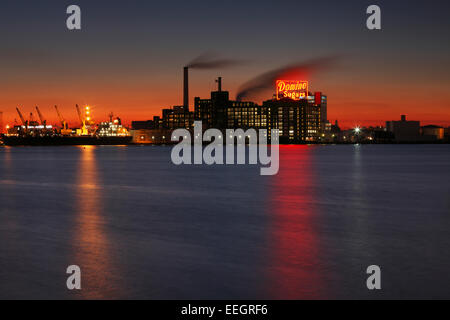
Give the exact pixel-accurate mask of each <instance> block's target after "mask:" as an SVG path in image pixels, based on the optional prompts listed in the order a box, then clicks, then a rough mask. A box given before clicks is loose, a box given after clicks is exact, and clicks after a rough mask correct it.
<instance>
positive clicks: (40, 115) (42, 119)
mask: <svg viewBox="0 0 450 320" xmlns="http://www.w3.org/2000/svg"><path fill="white" fill-rule="evenodd" d="M36 111H37V113H38V116H39V120H41V125H43V126H44V128H45V127H46V125H47V121H46V120H45V119H44V116H43V115H42V113H41V110H39V107H38V106H36Z"/></svg>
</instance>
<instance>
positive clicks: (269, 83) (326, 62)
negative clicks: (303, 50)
mask: <svg viewBox="0 0 450 320" xmlns="http://www.w3.org/2000/svg"><path fill="white" fill-rule="evenodd" d="M336 59H337V58H336V57H326V58H320V59H314V60H310V61H306V62H301V63H300V62H299V63H294V64H290V65H287V66H284V67H282V68H279V69H275V70H272V71H269V72H266V73H264V74H261V75H259V76H258V77H256V78H254V79H252V80H250V81H248V82H246V83H245V84H243V85H242V86H241V87H240V89H239V91H238V93H237V95H236V100H237V101H242V100H243V99H247V98H249V97H255V96H256V95H258V94H259V93H260V92H261V91H264V90H270V89H272V88H273V86H274V85H275V82H276V80H306V79H308V77H309V76H311V74H313V73H315V72H317V71H319V70H322V69H326V68H328V67H330V66H331V65H332V64H334V63H335V61H336Z"/></svg>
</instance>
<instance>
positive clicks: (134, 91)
mask: <svg viewBox="0 0 450 320" xmlns="http://www.w3.org/2000/svg"><path fill="white" fill-rule="evenodd" d="M71 4H76V5H78V6H80V8H81V15H82V29H81V30H77V31H69V30H68V29H67V27H66V19H67V17H68V15H67V14H66V8H67V7H68V6H69V5H71ZM371 4H377V5H379V6H380V8H381V20H382V30H377V31H371V30H368V29H367V28H366V19H367V17H368V15H367V14H366V8H367V7H368V6H369V5H371ZM449 16H450V2H449V1H447V0H430V1H411V0H409V1H406V0H395V1H393V0H390V1H385V0H371V1H364V0H359V1H357V0H347V1H335V0H314V1H301V0H295V1H291V0H283V1H265V0H260V1H254V0H253V1H248V0H240V1H239V2H236V1H214V0H209V1H197V0H190V1H186V0H184V1H178V0H171V1H148V0H141V1H140V0H127V1H113V0H109V1H103V0H72V1H64V0H54V1H48V0H39V1H23V0H2V1H1V3H0V41H1V42H0V75H1V76H0V111H3V123H4V124H6V123H10V124H13V123H14V120H15V119H18V116H17V114H16V112H15V108H16V107H17V106H20V108H21V110H22V112H23V113H24V115H26V117H28V115H29V113H30V112H33V113H34V114H35V112H34V106H36V105H37V106H39V107H40V109H41V111H42V113H43V114H44V116H45V117H46V118H47V120H48V122H50V123H57V115H56V113H55V111H54V108H53V106H54V105H58V106H59V108H60V111H61V112H62V114H63V115H64V117H65V118H66V119H67V120H69V122H70V124H71V125H73V126H76V125H78V122H77V114H76V109H75V104H79V105H84V104H89V105H91V106H92V107H93V116H94V119H95V120H98V121H102V120H106V119H107V117H108V114H109V113H110V112H113V113H114V114H115V115H116V116H120V117H121V118H122V119H123V120H124V122H125V123H126V124H129V123H130V122H131V121H132V120H147V119H151V118H152V117H153V116H154V115H160V113H161V109H163V108H168V107H171V106H174V105H181V104H182V69H183V66H184V65H186V64H187V63H189V61H191V60H192V59H194V58H196V57H197V56H199V55H202V54H204V53H205V52H212V53H214V54H216V55H217V56H218V57H223V58H227V59H238V60H242V61H244V63H241V64H239V65H237V66H234V67H229V68H225V69H220V70H191V72H190V98H191V99H190V107H191V109H193V99H194V97H195V96H199V97H202V98H208V97H209V95H210V91H211V90H215V88H216V84H215V78H216V77H217V76H222V77H223V89H224V90H228V91H230V95H231V97H235V96H236V93H237V92H238V89H239V87H240V86H241V85H242V84H244V83H245V82H247V81H248V80H250V79H252V78H254V77H255V76H258V75H260V74H262V73H264V72H267V71H270V70H272V69H276V68H279V67H281V66H284V65H286V64H290V63H296V62H302V61H309V60H311V59H316V58H322V57H330V56H336V57H338V58H337V60H336V62H335V63H333V64H332V65H330V66H327V67H326V68H323V69H321V70H320V71H318V72H317V73H315V74H313V75H311V76H310V78H309V79H301V80H308V81H309V88H310V91H321V92H323V93H324V94H326V95H327V96H328V118H329V120H330V121H332V122H334V121H335V120H338V121H339V123H340V125H341V126H342V127H344V128H345V127H354V126H357V125H362V126H364V125H383V124H384V123H385V121H386V120H394V119H399V118H400V115H401V114H406V115H407V117H408V119H410V120H420V121H421V123H422V124H424V125H425V124H431V123H432V124H438V125H445V126H450V90H449V87H450V41H449V34H450V19H449ZM274 88H275V87H274ZM269 98H271V96H270V95H268V96H261V97H258V98H255V99H256V102H261V101H263V100H267V99H269Z"/></svg>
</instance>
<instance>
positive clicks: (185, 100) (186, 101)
mask: <svg viewBox="0 0 450 320" xmlns="http://www.w3.org/2000/svg"><path fill="white" fill-rule="evenodd" d="M183 106H184V108H185V109H186V110H189V67H184V86H183Z"/></svg>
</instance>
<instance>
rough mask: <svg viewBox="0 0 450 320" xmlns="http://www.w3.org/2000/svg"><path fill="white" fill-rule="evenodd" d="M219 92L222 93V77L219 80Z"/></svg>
mask: <svg viewBox="0 0 450 320" xmlns="http://www.w3.org/2000/svg"><path fill="white" fill-rule="evenodd" d="M216 81H217V91H219V92H222V77H218V78H217V80H216Z"/></svg>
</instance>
